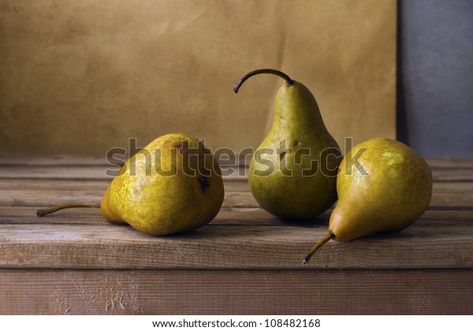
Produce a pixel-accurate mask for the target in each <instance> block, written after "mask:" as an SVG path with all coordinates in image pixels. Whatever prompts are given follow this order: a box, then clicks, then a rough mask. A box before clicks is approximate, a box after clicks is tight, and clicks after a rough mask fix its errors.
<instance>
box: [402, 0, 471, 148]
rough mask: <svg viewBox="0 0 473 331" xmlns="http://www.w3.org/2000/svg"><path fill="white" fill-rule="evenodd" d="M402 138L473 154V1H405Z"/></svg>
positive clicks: (414, 143)
mask: <svg viewBox="0 0 473 331" xmlns="http://www.w3.org/2000/svg"><path fill="white" fill-rule="evenodd" d="M399 28H400V33H399V38H400V40H399V41H400V47H399V51H400V56H399V61H400V63H399V64H400V69H399V73H400V75H399V100H398V101H399V104H398V106H399V117H398V118H399V124H398V130H399V138H400V139H402V140H403V141H407V142H408V143H409V144H410V145H411V146H413V147H414V148H415V149H416V150H418V151H419V152H420V153H421V154H423V155H426V156H470V157H471V156H473V1H471V0H450V1H444V0H415V1H411V0H402V1H400V27H399Z"/></svg>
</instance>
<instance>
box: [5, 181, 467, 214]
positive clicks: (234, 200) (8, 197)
mask: <svg viewBox="0 0 473 331" xmlns="http://www.w3.org/2000/svg"><path fill="white" fill-rule="evenodd" d="M51 185H53V184H51ZM434 187H436V185H434ZM468 188H470V186H468ZM103 191H104V190H102V189H95V190H85V189H84V190H64V191H62V190H36V189H34V190H33V189H31V190H24V189H20V190H16V189H0V206H43V207H44V206H52V205H57V204H63V203H69V202H80V203H89V204H97V203H99V202H100V200H101V198H102V194H103ZM223 207H233V208H258V207H259V204H258V202H257V201H256V200H255V198H254V197H253V195H252V194H251V193H250V192H248V191H232V190H230V189H227V190H226V193H225V199H224V202H223ZM429 208H430V209H463V210H471V209H473V193H471V192H468V191H467V190H465V191H463V192H462V191H454V190H453V189H452V190H450V191H446V192H442V191H441V190H438V189H436V188H435V189H434V192H433V196H432V200H431V203H430V206H429Z"/></svg>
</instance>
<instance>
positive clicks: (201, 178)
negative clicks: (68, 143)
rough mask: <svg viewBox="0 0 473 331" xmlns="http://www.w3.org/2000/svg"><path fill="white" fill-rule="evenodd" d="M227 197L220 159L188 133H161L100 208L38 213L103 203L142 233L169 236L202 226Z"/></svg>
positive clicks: (113, 216) (106, 213)
mask: <svg viewBox="0 0 473 331" xmlns="http://www.w3.org/2000/svg"><path fill="white" fill-rule="evenodd" d="M223 198H224V188H223V180H222V176H221V171H220V167H219V165H218V162H217V160H216V159H215V158H214V157H213V155H212V154H211V153H210V151H209V150H208V149H206V148H205V146H204V145H203V144H202V143H201V142H199V141H198V140H196V139H194V138H191V137H189V136H187V135H184V134H177V133H173V134H168V135H165V136H162V137H159V138H157V139H155V140H154V141H152V142H151V143H150V144H148V145H147V146H146V147H145V148H143V149H142V150H140V151H139V152H138V153H136V154H135V155H133V156H132V157H131V158H130V159H129V160H128V161H127V162H125V164H124V165H123V167H122V169H121V170H120V173H119V174H118V175H117V176H116V177H115V178H114V179H113V180H112V182H111V183H110V185H109V187H108V188H107V190H106V191H105V192H104V194H103V196H102V200H101V203H100V206H97V205H89V204H67V205H61V206H57V207H53V208H48V209H40V210H38V211H37V215H38V216H40V217H41V216H45V215H48V214H51V213H54V212H56V211H58V210H61V209H66V208H79V207H80V208H89V207H93V208H96V207H100V211H101V214H102V216H103V217H104V218H105V219H106V220H108V221H110V222H115V223H128V224H129V225H131V226H132V227H133V228H135V229H136V230H138V231H141V232H144V233H147V234H152V235H167V234H173V233H179V232H184V231H188V230H192V229H195V228H198V227H200V226H202V225H205V224H207V223H208V222H210V221H211V220H212V219H213V218H215V216H216V215H217V213H218V211H219V210H220V207H221V205H222V202H223Z"/></svg>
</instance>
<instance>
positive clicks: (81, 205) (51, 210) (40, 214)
mask: <svg viewBox="0 0 473 331" xmlns="http://www.w3.org/2000/svg"><path fill="white" fill-rule="evenodd" d="M68 208H100V205H99V204H84V203H78V204H65V205H59V206H55V207H51V208H46V209H38V210H37V211H36V215H37V216H38V217H43V216H46V215H49V214H52V213H55V212H57V211H58V210H61V209H68Z"/></svg>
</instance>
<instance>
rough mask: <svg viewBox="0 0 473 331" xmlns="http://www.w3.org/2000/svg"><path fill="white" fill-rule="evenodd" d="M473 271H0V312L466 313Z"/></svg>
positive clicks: (471, 308) (470, 309)
mask: <svg viewBox="0 0 473 331" xmlns="http://www.w3.org/2000/svg"><path fill="white" fill-rule="evenodd" d="M472 278H473V270H422V271H416V270H366V271H363V270H361V271H360V270H340V271H336V270H333V271H328V270H323V271H320V270H313V271H296V270H277V271H271V270H254V271H251V270H241V271H237V270H220V271H219V270H149V271H146V270H134V271H124V270H85V271H77V270H76V271H74V270H72V271H71V270H0V314H153V315H157V314H264V315H270V314H308V315H319V314H472V313H473V287H472V286H471V279H472Z"/></svg>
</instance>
